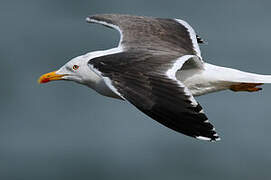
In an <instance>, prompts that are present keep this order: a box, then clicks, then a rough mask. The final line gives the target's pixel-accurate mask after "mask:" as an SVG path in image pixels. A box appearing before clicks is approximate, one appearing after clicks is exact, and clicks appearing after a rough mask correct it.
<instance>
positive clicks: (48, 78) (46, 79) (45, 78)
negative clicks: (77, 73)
mask: <svg viewBox="0 0 271 180" xmlns="http://www.w3.org/2000/svg"><path fill="white" fill-rule="evenodd" d="M63 76H65V75H60V74H56V71H53V72H49V73H47V74H44V75H42V76H41V77H40V78H39V80H38V83H40V84H41V83H47V82H50V81H56V80H61V79H62V77H63Z"/></svg>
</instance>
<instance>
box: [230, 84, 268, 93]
mask: <svg viewBox="0 0 271 180" xmlns="http://www.w3.org/2000/svg"><path fill="white" fill-rule="evenodd" d="M260 85H263V83H240V84H235V85H231V86H230V90H232V91H235V92H237V91H248V92H256V91H260V90H262V88H260V87H257V86H260Z"/></svg>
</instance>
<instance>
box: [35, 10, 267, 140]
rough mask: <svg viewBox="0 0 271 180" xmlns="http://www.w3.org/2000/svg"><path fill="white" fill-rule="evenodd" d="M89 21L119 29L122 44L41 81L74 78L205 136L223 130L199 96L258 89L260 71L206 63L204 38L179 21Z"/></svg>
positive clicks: (137, 18)
mask: <svg viewBox="0 0 271 180" xmlns="http://www.w3.org/2000/svg"><path fill="white" fill-rule="evenodd" d="M87 22H90V23H97V24H102V25H104V26H107V27H110V28H113V29H116V30H118V31H119V32H120V35H121V38H120V42H119V45H118V47H116V48H112V49H109V50H101V51H94V52H89V53H87V54H85V55H81V56H78V57H75V58H73V59H72V60H70V61H69V62H68V63H66V64H65V65H64V66H63V67H61V68H60V69H59V70H57V71H54V72H51V73H47V74H45V75H43V76H41V77H40V79H39V82H40V83H45V82H49V81H53V80H69V81H74V82H77V83H80V84H83V85H86V86H88V87H89V88H92V89H94V90H95V91H97V92H98V93H100V94H101V95H104V96H107V97H112V98H117V99H122V100H126V101H129V102H130V103H131V104H133V105H134V106H136V107H137V108H138V109H139V110H141V111H142V112H144V113H145V114H147V115H148V116H150V117H151V118H153V119H154V120H156V121H158V122H159V123H161V124H163V125H165V126H167V127H169V128H171V129H173V130H175V131H177V132H180V133H183V134H186V135H188V136H191V137H195V138H197V139H201V140H209V141H217V140H219V139H220V138H219V136H218V134H217V133H216V132H215V129H214V127H213V125H212V124H211V123H210V122H209V120H208V118H207V117H206V115H205V114H204V112H203V109H202V107H201V106H200V105H199V103H198V102H197V101H196V100H195V98H194V96H200V95H204V94H207V93H212V92H216V91H222V90H232V91H235V92H236V91H248V92H257V91H259V90H261V88H259V87H258V86H259V85H262V84H263V83H271V76H270V75H260V74H254V73H248V72H243V71H240V70H236V69H232V68H226V67H221V66H216V65H212V64H209V63H206V62H204V61H203V58H202V57H201V52H200V49H199V43H203V40H202V39H201V38H200V37H199V36H198V35H196V33H195V31H194V29H193V28H192V27H191V26H190V25H189V24H188V23H187V22H185V21H183V20H180V19H163V18H151V17H142V16H130V15H118V14H102V15H94V16H90V17H88V18H87Z"/></svg>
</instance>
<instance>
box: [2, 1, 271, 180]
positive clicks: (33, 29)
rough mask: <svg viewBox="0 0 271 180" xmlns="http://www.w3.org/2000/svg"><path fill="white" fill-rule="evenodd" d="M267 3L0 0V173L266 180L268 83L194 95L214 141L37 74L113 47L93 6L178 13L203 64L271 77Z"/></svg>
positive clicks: (270, 151) (8, 177) (98, 179)
mask: <svg viewBox="0 0 271 180" xmlns="http://www.w3.org/2000/svg"><path fill="white" fill-rule="evenodd" d="M270 6H271V3H270V1H245V0H238V1H236V0H227V1H211V0H208V1H207V0H206V1H198V0H197V1H196V0H174V1H165V0H148V1H146V0H122V1H121V0H114V1H108V0H88V1H87V0H81V1H79V0H78V1H73V0H43V1H42V0H25V1H20V0H17V1H16V0H1V2H0V62H1V64H0V65H1V67H0V69H1V70H0V76H1V85H0V93H1V95H0V118H1V119H0V179H1V180H2V179H3V180H15V179H16V180H17V179H18V180H19V179H28V180H29V179H39V180H48V179H50V180H54V179H58V180H60V179H65V180H68V179H80V180H81V179H93V180H103V179H118V180H122V179H123V180H126V179H131V180H133V179H156V180H160V179H161V180H162V179H170V180H175V179H176V180H177V179H187V180H192V179H219V180H222V179H225V180H228V179H253V180H254V179H269V178H270V176H271V175H270V168H271V143H270V136H271V132H270V128H271V115H270V113H269V112H270V99H271V86H268V85H265V86H264V90H263V91H261V92H259V93H233V92H230V91H225V92H219V93H215V94H210V95H206V96H204V97H200V98H198V100H199V101H200V102H201V104H202V106H203V107H205V111H206V113H207V115H208V116H209V119H210V120H211V122H212V123H213V124H214V125H215V127H216V129H217V131H218V132H219V134H220V136H221V137H222V141H220V142H219V143H209V142H204V141H199V140H195V139H192V138H189V137H186V136H183V135H181V134H178V133H176V132H174V131H172V130H169V129H167V128H165V127H163V126H161V125H160V124H158V123H156V122H155V121H153V120H151V119H150V118H148V117H147V116H145V115H144V114H143V113H141V112H139V111H138V110H136V109H135V108H134V107H132V106H131V105H130V104H128V103H125V102H121V101H118V100H114V99H110V98H105V97H102V96H100V95H98V94H97V93H95V92H94V91H93V90H91V89H88V88H86V87H83V86H79V85H77V84H74V83H70V82H53V83H48V84H45V85H38V84H37V78H38V77H39V76H40V75H41V74H43V73H45V72H48V71H52V70H56V69H57V68H59V67H61V66H62V65H63V64H64V63H66V62H67V61H69V59H71V58H72V57H75V56H78V55H81V54H84V53H86V52H88V51H93V50H97V49H108V48H111V47H114V46H116V45H117V43H118V38H119V37H118V33H117V32H115V31H113V30H111V29H107V28H104V27H102V26H98V25H91V24H87V23H86V22H85V20H84V19H85V17H86V16H87V15H89V14H96V13H126V14H135V15H147V16H157V17H178V18H181V19H184V20H186V21H188V22H189V23H190V24H191V25H192V26H193V27H194V28H195V29H196V31H197V32H198V34H200V35H201V36H202V37H203V38H204V39H206V40H207V41H208V45H204V46H201V50H202V53H203V57H204V59H205V61H208V62H210V63H213V64H217V65H222V66H227V67H234V68H238V69H241V70H247V71H251V72H259V73H266V74H268V73H270V74H271V68H270V66H271V61H270V51H271V47H270V41H271V36H270V31H271V21H270V17H271V11H270Z"/></svg>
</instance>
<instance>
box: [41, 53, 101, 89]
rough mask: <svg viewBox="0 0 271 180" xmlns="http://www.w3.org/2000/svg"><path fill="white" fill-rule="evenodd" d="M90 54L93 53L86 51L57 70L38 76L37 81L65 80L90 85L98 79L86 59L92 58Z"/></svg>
mask: <svg viewBox="0 0 271 180" xmlns="http://www.w3.org/2000/svg"><path fill="white" fill-rule="evenodd" d="M92 56H93V53H88V54H85V55H82V56H78V57H75V58H73V59H71V60H70V61H69V62H67V63H66V64H65V65H64V66H62V67H61V68H60V69H58V70H57V71H52V72H49V73H46V74H44V75H42V76H40V78H39V79H38V82H39V83H41V84H42V83H47V82H51V81H58V80H66V81H74V82H77V83H80V84H84V85H88V86H91V84H93V83H95V82H96V81H97V80H99V79H100V77H99V76H98V75H97V74H96V73H95V72H93V71H92V70H91V69H90V67H89V66H88V61H89V60H90V59H92V58H93V57H92Z"/></svg>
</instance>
